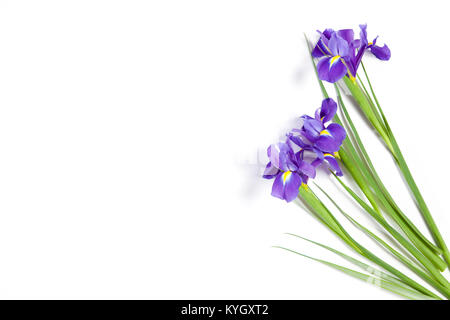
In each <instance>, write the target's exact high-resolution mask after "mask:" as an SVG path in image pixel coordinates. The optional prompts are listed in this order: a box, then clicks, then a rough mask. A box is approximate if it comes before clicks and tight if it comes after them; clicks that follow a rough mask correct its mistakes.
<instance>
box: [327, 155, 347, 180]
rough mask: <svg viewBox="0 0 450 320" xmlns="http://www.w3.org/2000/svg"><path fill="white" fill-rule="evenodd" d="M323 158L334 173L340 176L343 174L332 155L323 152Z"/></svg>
mask: <svg viewBox="0 0 450 320" xmlns="http://www.w3.org/2000/svg"><path fill="white" fill-rule="evenodd" d="M325 160H326V161H327V162H328V164H329V165H330V168H331V169H332V170H333V171H334V172H335V173H336V175H337V176H339V177H341V176H342V175H343V174H342V170H341V168H340V167H339V163H338V162H337V160H336V158H335V157H334V156H333V155H331V154H329V153H327V154H325Z"/></svg>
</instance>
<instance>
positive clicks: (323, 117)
mask: <svg viewBox="0 0 450 320" xmlns="http://www.w3.org/2000/svg"><path fill="white" fill-rule="evenodd" d="M319 110H320V111H319V117H320V121H322V122H323V123H325V122H328V121H330V120H331V119H333V117H334V115H335V114H336V110H337V104H336V102H335V101H334V100H333V99H331V98H327V99H324V100H323V101H322V106H321V107H320V109H319Z"/></svg>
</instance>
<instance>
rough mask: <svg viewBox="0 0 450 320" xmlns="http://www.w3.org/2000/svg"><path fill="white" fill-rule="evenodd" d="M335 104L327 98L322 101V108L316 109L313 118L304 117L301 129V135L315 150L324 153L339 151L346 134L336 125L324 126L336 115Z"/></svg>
mask: <svg viewBox="0 0 450 320" xmlns="http://www.w3.org/2000/svg"><path fill="white" fill-rule="evenodd" d="M336 110H337V104H336V102H335V101H334V100H333V99H331V98H327V99H325V100H323V101H322V106H321V107H320V108H319V109H317V111H316V113H315V117H314V118H311V117H310V116H308V115H304V116H302V117H301V118H302V119H303V121H304V122H303V127H302V129H301V133H302V135H303V136H304V137H305V138H307V139H308V140H309V141H310V142H311V143H312V144H313V146H314V147H315V148H316V149H319V150H320V151H322V152H325V153H334V152H337V151H339V148H340V147H341V144H342V142H343V141H344V139H345V136H346V133H345V130H344V128H342V127H341V126H340V125H339V124H337V123H331V124H329V125H326V123H327V122H328V121H330V120H331V119H332V118H333V117H334V115H335V114H336Z"/></svg>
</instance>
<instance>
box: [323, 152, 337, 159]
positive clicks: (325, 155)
mask: <svg viewBox="0 0 450 320" xmlns="http://www.w3.org/2000/svg"><path fill="white" fill-rule="evenodd" d="M323 156H324V157H332V158H334V157H333V155H332V154H331V153H324V154H323Z"/></svg>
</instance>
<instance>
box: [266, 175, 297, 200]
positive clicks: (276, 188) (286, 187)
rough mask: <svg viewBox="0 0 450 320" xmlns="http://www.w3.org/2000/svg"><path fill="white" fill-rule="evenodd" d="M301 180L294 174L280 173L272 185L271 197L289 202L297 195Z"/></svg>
mask: <svg viewBox="0 0 450 320" xmlns="http://www.w3.org/2000/svg"><path fill="white" fill-rule="evenodd" d="M301 184H302V178H301V177H300V176H299V175H298V174H297V173H295V172H291V171H286V172H280V173H279V174H278V175H277V177H276V178H275V181H274V182H273V185H272V196H274V197H277V198H279V199H283V200H286V201H287V202H290V201H292V200H294V199H295V198H296V197H297V195H298V189H299V188H300V186H301Z"/></svg>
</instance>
